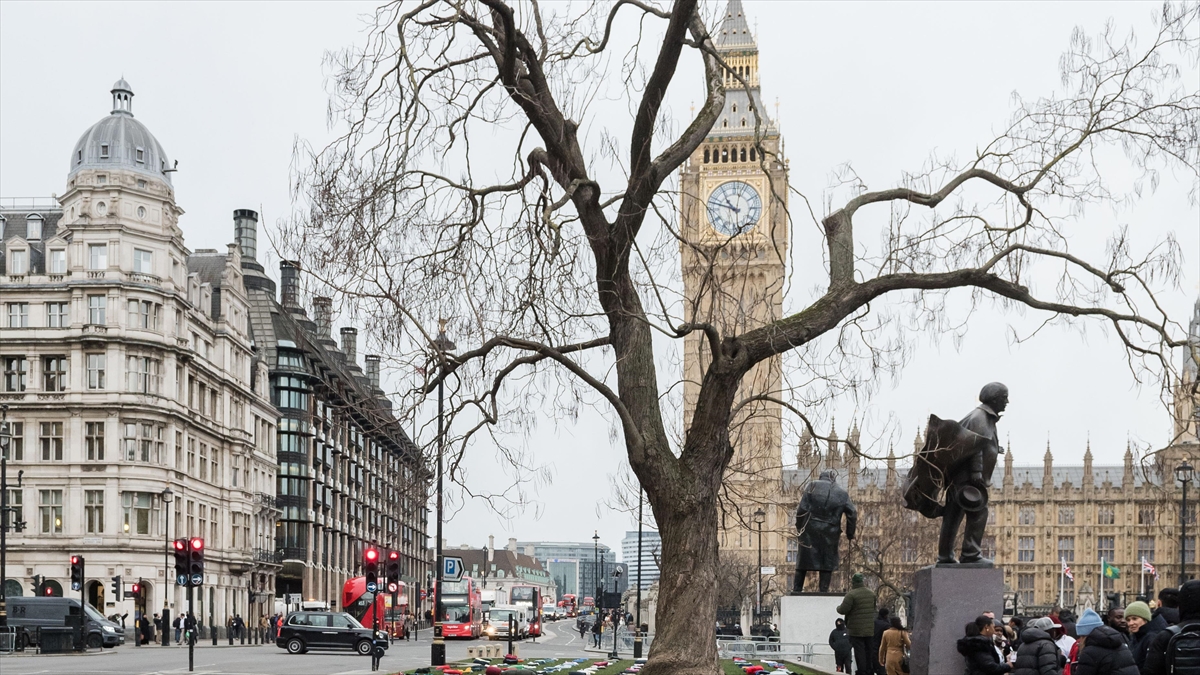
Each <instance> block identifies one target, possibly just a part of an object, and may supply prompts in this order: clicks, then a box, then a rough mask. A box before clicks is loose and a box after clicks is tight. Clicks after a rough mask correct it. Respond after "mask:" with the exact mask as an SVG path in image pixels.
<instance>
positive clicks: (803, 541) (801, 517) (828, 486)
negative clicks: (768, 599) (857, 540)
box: [792, 470, 858, 593]
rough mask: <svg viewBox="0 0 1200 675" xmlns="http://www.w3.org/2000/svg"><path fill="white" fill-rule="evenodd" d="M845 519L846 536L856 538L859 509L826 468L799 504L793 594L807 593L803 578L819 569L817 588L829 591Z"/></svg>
mask: <svg viewBox="0 0 1200 675" xmlns="http://www.w3.org/2000/svg"><path fill="white" fill-rule="evenodd" d="M843 516H845V518H846V538H847V539H849V540H851V541H853V540H854V530H855V528H856V527H857V525H858V509H857V508H856V507H855V506H854V504H853V503H852V502H851V501H850V495H849V493H847V492H846V491H845V490H843V489H842V487H841V486H840V485H838V484H837V474H835V473H834V472H833V471H830V470H825V471H822V472H821V475H820V477H819V478H817V480H815V481H813V482H811V483H809V484H808V486H807V487H805V488H804V495H803V496H801V497H800V506H799V507H798V508H797V509H796V529H797V530H799V531H800V538H799V544H800V550H799V551H798V552H797V558H796V579H795V582H794V583H793V586H792V592H793V593H802V592H804V577H805V576H807V575H808V572H809V571H811V570H816V571H817V573H818V574H817V577H818V581H817V587H818V588H819V589H820V591H821V592H822V593H828V592H829V581H830V579H831V578H832V577H833V571H834V570H836V569H837V567H838V562H839V561H838V544H839V543H840V542H839V539H840V537H841V534H842V517H843Z"/></svg>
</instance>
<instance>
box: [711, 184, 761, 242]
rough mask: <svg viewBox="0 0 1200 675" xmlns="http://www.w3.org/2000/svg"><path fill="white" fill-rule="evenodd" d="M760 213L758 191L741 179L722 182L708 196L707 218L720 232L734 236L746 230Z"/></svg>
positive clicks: (752, 225) (754, 222) (753, 223)
mask: <svg viewBox="0 0 1200 675" xmlns="http://www.w3.org/2000/svg"><path fill="white" fill-rule="evenodd" d="M761 215H762V198H761V197H759V196H758V191H757V190H755V189H754V188H753V187H751V186H750V185H748V184H746V183H743V182H741V181H736V180H735V181H730V182H728V183H723V184H721V185H720V186H719V187H718V188H717V189H716V190H713V191H712V194H711V195H709V197H708V219H709V220H710V221H712V225H713V227H714V228H716V230H717V231H718V232H720V233H721V234H724V235H728V236H730V237H734V236H737V235H739V234H743V233H745V232H748V231H749V230H750V228H752V227H754V225H755V224H756V223H758V219H759V216H761Z"/></svg>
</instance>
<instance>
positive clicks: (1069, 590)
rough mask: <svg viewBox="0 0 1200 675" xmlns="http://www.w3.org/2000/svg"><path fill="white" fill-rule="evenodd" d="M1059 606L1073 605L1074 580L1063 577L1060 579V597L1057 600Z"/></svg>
mask: <svg viewBox="0 0 1200 675" xmlns="http://www.w3.org/2000/svg"><path fill="white" fill-rule="evenodd" d="M1058 604H1059V606H1061V607H1074V606H1075V581H1074V580H1073V579H1068V578H1066V577H1063V579H1062V599H1061V600H1059V601H1058Z"/></svg>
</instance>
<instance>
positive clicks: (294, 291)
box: [279, 260, 300, 309]
mask: <svg viewBox="0 0 1200 675" xmlns="http://www.w3.org/2000/svg"><path fill="white" fill-rule="evenodd" d="M299 294H300V263H299V261H296V260H280V261H279V304H281V305H283V306H284V307H287V308H289V309H290V308H292V307H296V306H298V305H299V303H298V302H297V297H298V296H299Z"/></svg>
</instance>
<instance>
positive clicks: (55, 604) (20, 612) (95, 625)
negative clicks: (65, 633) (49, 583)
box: [8, 595, 125, 649]
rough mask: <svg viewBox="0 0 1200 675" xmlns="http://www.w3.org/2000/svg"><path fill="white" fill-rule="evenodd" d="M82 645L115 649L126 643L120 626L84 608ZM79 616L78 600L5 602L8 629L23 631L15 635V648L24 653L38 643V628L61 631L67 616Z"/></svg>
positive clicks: (33, 598) (31, 598)
mask: <svg viewBox="0 0 1200 675" xmlns="http://www.w3.org/2000/svg"><path fill="white" fill-rule="evenodd" d="M83 613H84V616H85V617H87V620H86V622H85V624H84V631H83V633H84V644H86V645H87V646H88V648H90V649H99V648H101V647H116V646H117V645H120V644H124V643H125V629H123V628H121V625H120V624H116V623H113V622H112V621H109V620H108V619H106V618H104V616H103V615H102V614H100V612H97V611H96V608H95V607H92V606H91V605H84V606H83ZM78 614H79V600H78V599H77V598H60V597H44V596H35V595H28V596H16V597H9V598H8V625H9V626H12V627H14V628H23V629H24V631H18V633H17V635H18V637H17V640H18V642H19V644H18V645H17V647H19V648H21V649H24V648H25V647H29V646H31V645H33V646H36V645H37V643H38V629H39V628H62V627H64V626H66V625H67V616H68V615H76V616H77V615H78Z"/></svg>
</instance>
